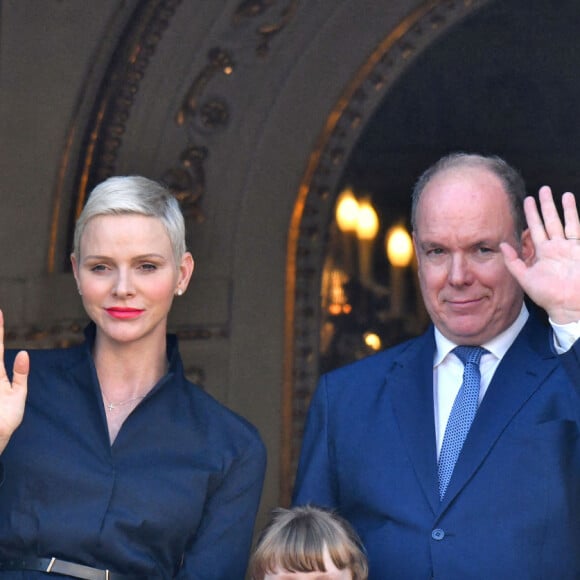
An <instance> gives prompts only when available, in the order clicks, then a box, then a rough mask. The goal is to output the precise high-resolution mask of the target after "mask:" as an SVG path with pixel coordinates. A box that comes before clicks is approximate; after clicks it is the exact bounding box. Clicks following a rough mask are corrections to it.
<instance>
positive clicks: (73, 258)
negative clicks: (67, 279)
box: [70, 253, 82, 294]
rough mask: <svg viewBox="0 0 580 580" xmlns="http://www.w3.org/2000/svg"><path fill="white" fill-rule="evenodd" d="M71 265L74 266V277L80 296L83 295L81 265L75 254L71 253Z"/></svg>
mask: <svg viewBox="0 0 580 580" xmlns="http://www.w3.org/2000/svg"><path fill="white" fill-rule="evenodd" d="M70 263H71V265H72V270H73V276H74V277H75V281H76V283H77V288H78V291H79V294H82V292H81V281H80V279H79V265H78V263H77V259H76V256H75V255H74V253H71V255H70Z"/></svg>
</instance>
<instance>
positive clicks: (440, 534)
mask: <svg viewBox="0 0 580 580" xmlns="http://www.w3.org/2000/svg"><path fill="white" fill-rule="evenodd" d="M431 537H432V538H433V539H434V540H438V541H439V540H442V539H443V538H444V537H445V532H444V531H443V530H442V529H441V528H435V529H434V530H433V531H432V532H431Z"/></svg>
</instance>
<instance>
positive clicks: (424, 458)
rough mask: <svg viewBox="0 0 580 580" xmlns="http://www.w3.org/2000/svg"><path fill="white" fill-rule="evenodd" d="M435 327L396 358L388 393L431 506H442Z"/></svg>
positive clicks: (436, 508) (390, 374)
mask: <svg viewBox="0 0 580 580" xmlns="http://www.w3.org/2000/svg"><path fill="white" fill-rule="evenodd" d="M434 351H435V339H434V336H433V330H432V328H431V329H430V330H429V331H428V332H427V333H425V334H424V335H423V336H422V337H420V338H419V339H417V341H415V342H413V343H411V346H410V347H409V348H407V349H406V350H405V351H403V352H402V353H401V355H400V356H399V357H397V359H396V360H395V361H394V363H393V365H392V367H391V369H390V370H389V373H388V378H387V384H388V392H389V395H390V397H391V402H392V405H393V409H394V413H395V416H396V417H397V421H398V426H399V430H400V433H401V437H402V439H403V443H404V445H405V448H406V450H407V452H408V454H409V457H410V459H411V462H412V464H413V468H414V470H415V473H416V475H417V478H418V480H419V483H420V484H421V487H422V488H423V492H424V494H425V496H426V498H427V500H428V502H429V504H430V505H431V508H432V510H433V513H436V512H437V511H438V509H439V496H438V494H437V452H436V447H435V423H434V408H433V354H434Z"/></svg>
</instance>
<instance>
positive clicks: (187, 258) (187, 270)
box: [177, 252, 195, 296]
mask: <svg viewBox="0 0 580 580" xmlns="http://www.w3.org/2000/svg"><path fill="white" fill-rule="evenodd" d="M194 269H195V262H194V260H193V256H192V255H191V253H190V252H185V254H183V257H182V258H181V264H180V265H179V278H178V280H177V289H178V291H180V292H178V294H179V296H181V294H183V293H184V292H185V291H186V290H187V286H188V285H189V281H190V280H191V276H192V274H193V270H194Z"/></svg>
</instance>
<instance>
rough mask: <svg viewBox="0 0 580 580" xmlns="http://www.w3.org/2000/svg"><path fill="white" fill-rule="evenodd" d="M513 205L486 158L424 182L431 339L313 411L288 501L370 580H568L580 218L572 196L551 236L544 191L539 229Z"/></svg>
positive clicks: (578, 429) (338, 382)
mask: <svg viewBox="0 0 580 580" xmlns="http://www.w3.org/2000/svg"><path fill="white" fill-rule="evenodd" d="M524 197H525V188H524V185H523V182H522V180H521V178H520V177H519V174H518V173H517V172H516V171H515V170H513V169H512V168H511V167H509V166H508V165H507V164H506V163H505V162H504V161H503V160H501V159H499V158H497V157H483V156H479V155H466V154H453V155H450V156H448V157H446V158H443V159H442V160H440V161H439V162H438V163H437V164H435V166H433V167H432V168H430V169H429V170H427V171H426V172H425V173H424V174H423V176H422V177H421V178H420V179H419V181H418V183H417V185H416V187H415V190H414V192H413V209H412V222H413V230H414V232H413V239H414V246H415V251H416V254H417V258H418V264H419V281H420V285H421V291H422V294H423V299H424V302H425V305H426V307H427V310H428V312H429V314H430V317H431V319H432V322H433V325H432V326H431V327H430V328H429V329H428V331H427V332H426V333H425V334H424V335H423V336H421V337H418V338H416V339H413V340H410V341H408V342H406V343H404V344H402V345H399V346H397V347H394V348H392V349H389V350H387V351H385V352H383V353H380V354H378V355H375V356H373V357H370V358H368V359H365V360H363V361H359V362H356V363H354V364H352V365H349V366H347V367H344V368H342V369H339V370H337V371H334V372H332V373H329V374H328V375H326V376H324V377H322V379H321V381H320V385H319V387H318V389H317V391H316V393H315V395H314V397H313V400H312V403H311V408H310V412H309V418H308V421H307V426H306V431H305V435H304V442H303V449H302V455H301V459H300V464H299V468H298V474H297V479H296V487H295V498H294V503H295V504H304V503H312V504H319V505H323V506H326V507H331V508H335V509H336V510H337V511H338V512H339V513H340V514H341V515H342V516H343V517H345V518H346V519H347V520H349V521H350V522H351V523H352V524H353V526H354V527H355V529H356V530H357V532H358V533H359V535H360V536H361V538H362V541H363V543H364V544H365V546H366V549H367V552H368V557H369V564H370V575H369V579H370V580H397V579H400V580H414V579H427V578H435V579H442V580H468V579H485V580H490V579H493V580H502V579H506V580H508V579H509V580H513V579H514V578H517V579H518V580H521V579H532V578H534V579H536V578H537V579H552V578H558V579H559V580H567V579H570V580H571V579H578V578H580V341H579V340H578V338H579V337H580V241H579V238H580V220H579V217H578V211H577V209H576V204H575V199H574V196H573V195H572V194H570V193H566V194H564V196H562V205H563V208H564V223H562V221H561V220H560V218H559V216H558V212H557V210H556V208H555V205H554V202H553V199H552V194H551V191H550V189H549V188H548V187H543V188H542V189H541V190H540V194H539V197H540V205H541V213H542V216H541V217H540V214H539V212H538V209H537V206H536V203H535V201H534V200H533V199H532V198H527V199H525V202H524ZM522 206H523V209H524V211H525V215H524V211H522ZM526 218H527V223H528V226H529V229H525V221H526ZM524 292H525V293H526V294H527V295H528V296H529V298H530V299H531V300H532V301H534V302H535V303H536V304H537V305H538V306H540V307H542V308H543V309H544V310H545V311H546V313H547V314H548V316H549V324H548V323H547V322H545V321H544V320H543V318H542V317H540V316H538V314H537V313H536V312H534V311H535V310H536V307H535V306H533V305H530V308H529V309H528V307H527V306H526V304H525V303H524ZM458 345H466V346H467V347H472V346H482V347H484V349H485V350H482V349H473V348H467V350H468V351H469V352H470V353H472V352H475V351H477V352H478V355H477V357H476V358H479V357H481V358H480V362H479V365H478V364H477V362H476V361H473V360H469V361H466V362H465V363H464V362H462V360H461V358H460V355H461V356H463V354H462V352H464V351H465V350H466V349H459V350H455V351H454V349H455V347H456V346H458ZM470 356H471V355H470ZM468 369H469V370H468ZM474 373H476V374H475V375H474ZM479 375H480V376H479ZM474 376H476V377H477V378H476V380H475V379H474ZM462 383H463V384H462ZM474 384H476V387H475V391H474ZM464 387H465V388H464ZM470 389H471V391H469V390H470ZM468 392H471V393H472V394H471V395H470V396H471V397H472V399H471V400H472V401H473V396H475V401H474V402H472V407H473V411H472V414H471V418H472V417H473V413H475V418H473V422H472V423H469V421H471V418H470V419H469V421H467V426H466V420H465V417H466V416H467V415H469V413H468V412H467V411H466V406H465V405H464V402H465V401H466V400H467V397H468V395H467V394H466V393H468ZM473 392H475V395H473ZM458 393H459V395H458ZM456 395H458V396H457V403H455V402H454V401H455V398H456ZM458 417H459V419H458ZM446 427H447V430H448V435H447V441H445V435H446ZM462 430H463V435H461V436H460V433H461V431H462ZM462 437H464V441H463V440H462ZM458 439H459V445H458V444H457V441H458ZM450 459H451V461H450Z"/></svg>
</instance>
